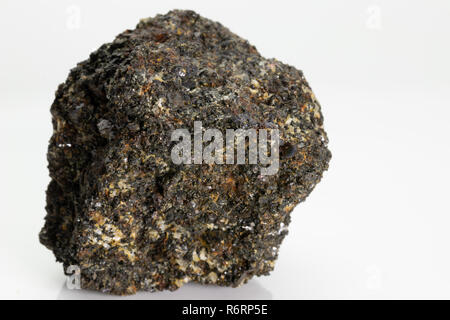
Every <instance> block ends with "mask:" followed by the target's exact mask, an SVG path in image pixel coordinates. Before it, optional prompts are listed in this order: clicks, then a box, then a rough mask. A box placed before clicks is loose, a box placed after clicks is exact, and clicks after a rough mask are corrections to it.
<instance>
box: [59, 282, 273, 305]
mask: <svg viewBox="0 0 450 320" xmlns="http://www.w3.org/2000/svg"><path fill="white" fill-rule="evenodd" d="M57 299H59V300H109V299H114V300H118V299H127V300H191V299H192V300H206V299H209V300H218V299H225V300H226V299H236V300H246V299H256V300H270V299H272V294H271V293H270V292H269V291H268V290H266V289H265V288H264V287H263V286H261V285H260V284H259V283H258V281H257V280H253V281H249V283H247V284H246V285H243V286H241V287H239V288H230V287H219V286H213V285H200V284H196V283H188V284H186V285H184V286H183V287H181V288H180V289H178V290H176V291H173V292H170V291H162V292H138V293H137V294H135V295H132V296H114V295H110V294H105V293H101V292H97V291H91V290H70V289H68V288H67V286H66V284H65V283H64V285H63V287H62V288H61V291H60V293H59V295H58V298H57Z"/></svg>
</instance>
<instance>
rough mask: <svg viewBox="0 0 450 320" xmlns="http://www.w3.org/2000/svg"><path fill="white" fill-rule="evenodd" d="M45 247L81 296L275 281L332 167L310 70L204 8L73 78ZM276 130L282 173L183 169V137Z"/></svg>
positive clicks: (59, 97)
mask: <svg viewBox="0 0 450 320" xmlns="http://www.w3.org/2000/svg"><path fill="white" fill-rule="evenodd" d="M51 114H52V117H53V119H52V121H53V128H54V131H53V136H52V137H51V140H50V145H49V149H48V162H49V171H50V177H51V182H50V184H49V186H48V190H47V207H46V210H47V216H46V218H45V226H44V227H43V229H42V231H41V233H40V241H41V243H43V244H44V245H45V246H46V247H48V248H49V249H51V250H52V251H53V252H54V254H55V256H56V259H57V261H60V262H63V265H64V270H67V269H66V268H67V267H68V266H71V265H76V266H78V267H79V268H80V270H81V287H82V288H88V289H94V290H99V291H102V292H108V293H112V294H133V293H135V292H136V291H137V290H149V291H153V290H164V289H169V290H174V289H177V288H179V287H180V286H182V285H183V284H184V283H187V282H189V281H194V282H198V283H203V284H217V285H226V286H239V285H241V284H243V283H246V282H247V281H248V280H249V279H250V278H252V277H253V276H255V275H256V276H259V275H267V274H268V273H269V272H270V271H271V270H273V268H274V265H275V260H276V259H277V255H278V249H279V246H280V244H281V242H282V240H283V238H284V237H285V235H286V234H287V226H288V225H289V222H290V213H291V211H292V210H293V209H294V207H295V206H296V205H297V204H298V203H299V202H301V201H303V200H305V198H306V197H307V196H308V195H309V193H310V192H311V191H312V189H313V188H314V186H315V185H316V184H317V183H318V182H319V181H320V179H321V177H322V173H323V171H324V170H326V169H327V168H328V162H329V160H330V158H331V154H330V152H329V151H328V149H327V142H328V141H327V136H326V133H325V131H324V129H323V117H322V114H321V110H320V105H319V103H318V102H317V100H316V98H315V96H314V94H313V92H312V91H311V89H310V87H309V85H308V83H307V82H306V80H305V78H304V76H303V74H302V72H301V71H299V70H297V69H295V68H294V67H291V66H288V65H285V64H283V63H281V62H279V61H277V60H275V59H265V58H263V57H261V55H260V54H259V53H258V52H257V50H256V49H255V47H253V46H252V45H250V44H249V43H248V42H247V41H246V40H243V39H241V38H240V37H238V36H236V35H235V34H233V33H231V32H230V31H229V30H228V29H226V28H225V27H223V26H222V25H221V24H220V23H217V22H213V21H210V20H208V19H205V18H202V17H201V16H199V15H198V14H196V13H195V12H192V11H179V10H175V11H171V12H169V13H168V14H166V15H158V16H156V17H155V18H149V19H144V20H141V21H140V22H139V24H138V25H137V27H136V29H134V30H127V31H125V32H123V33H122V34H120V35H118V36H117V38H116V39H115V40H114V41H113V42H111V43H108V44H104V45H103V46H101V47H100V48H99V49H98V50H97V51H95V52H93V53H92V54H91V55H90V57H89V59H88V60H86V61H83V62H81V63H79V64H78V65H77V66H76V67H75V68H74V69H73V70H71V72H70V74H69V76H68V78H67V80H66V81H65V82H64V83H63V84H61V85H60V86H59V88H58V90H57V92H56V97H55V100H54V102H53V104H52V106H51ZM194 121H201V122H202V124H203V127H205V128H217V129H219V130H226V129H239V128H244V129H248V128H255V129H259V128H274V129H278V130H279V135H280V153H279V156H280V159H279V170H278V171H277V173H276V174H273V175H261V173H260V165H259V164H249V163H247V164H244V165H237V164H235V165H230V164H226V163H224V164H195V163H192V164H189V165H187V164H175V163H174V162H173V161H172V159H171V147H172V146H173V145H174V142H173V141H172V140H171V133H172V132H173V131H174V130H175V129H178V128H187V129H189V131H190V132H193V128H194Z"/></svg>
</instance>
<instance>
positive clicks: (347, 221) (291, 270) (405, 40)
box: [0, 0, 450, 299]
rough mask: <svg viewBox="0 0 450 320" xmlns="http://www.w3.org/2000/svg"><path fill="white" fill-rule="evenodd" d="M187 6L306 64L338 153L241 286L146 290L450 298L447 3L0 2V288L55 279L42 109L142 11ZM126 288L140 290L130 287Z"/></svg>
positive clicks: (19, 290) (44, 285)
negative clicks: (44, 239) (273, 255)
mask: <svg viewBox="0 0 450 320" xmlns="http://www.w3.org/2000/svg"><path fill="white" fill-rule="evenodd" d="M175 8H180V9H193V10H195V11H197V12H198V13H200V14H201V15H203V16H205V17H207V18H210V19H213V20H216V21H220V22H221V23H222V24H223V25H225V26H227V27H228V28H230V29H231V30H232V31H234V32H235V33H237V34H238V35H240V36H242V37H244V38H246V39H248V40H249V41H250V42H251V43H252V44H254V45H255V46H256V47H257V48H258V50H259V51H260V53H261V54H262V55H264V56H266V57H275V58H277V59H278V60H281V61H283V62H285V63H289V64H291V65H294V66H295V67H297V68H299V69H301V70H303V71H304V73H305V76H306V78H307V79H308V81H309V83H310V84H311V86H312V88H313V90H314V91H315V94H316V96H317V97H318V99H319V101H320V102H321V105H322V108H323V110H322V111H323V114H324V117H325V129H326V130H327V132H328V135H329V138H330V149H331V151H332V153H333V159H332V160H331V163H330V169H329V171H328V172H326V173H325V175H324V178H323V180H322V182H321V183H320V184H319V185H318V186H317V187H316V189H315V190H314V192H313V193H312V194H311V196H310V197H309V198H308V199H307V201H306V202H305V203H303V204H301V205H300V206H298V207H297V208H296V209H295V211H294V213H293V216H292V217H293V219H292V224H291V225H290V233H289V235H288V236H287V238H286V239H285V241H284V243H283V245H282V247H281V250H280V257H279V260H278V262H277V265H276V269H275V271H274V272H273V273H272V275H271V276H269V277H263V278H257V279H254V280H252V281H251V282H250V283H249V284H248V285H246V286H243V287H241V288H238V289H230V288H216V287H202V286H198V285H186V286H185V287H183V288H181V289H180V290H178V291H176V292H173V293H170V292H164V293H154V294H152V293H140V294H138V295H137V296H136V297H137V298H142V299H178V298H224V299H226V298H235V299H239V298H263V299H272V298H273V299H280V298H284V299H313V298H325V299H334V298H343V299H348V298H357V299H358V298H362V299H366V298H375V299H378V298H388V299H390V298H406V299H407V298H447V299H449V298H450V275H449V270H450V257H449V245H450V233H449V228H450V217H449V215H450V208H449V204H448V191H449V188H448V181H449V179H450V170H449V163H450V150H449V149H450V148H449V146H450V143H449V138H450V134H449V131H448V127H449V125H448V124H447V121H448V118H449V116H450V104H449V102H450V98H449V89H450V62H449V57H450V42H449V38H450V19H449V17H450V2H449V1H445V0H441V1H439V0H432V1H425V0H423V1H406V0H397V1H392V0H391V1H388V0H347V1H333V0H319V1H281V0H277V1H262V0H260V1H257V2H256V1H242V0H240V1H232V0H228V1H189V2H188V1H169V0H165V1H132V0H127V1H81V0H71V1H61V0H55V1H18V0H14V1H9V0H2V1H1V2H0V41H1V50H0V139H1V140H0V142H1V148H0V150H1V157H0V177H1V183H0V200H1V208H0V212H1V221H0V257H1V263H0V298H49V299H53V298H62V299H64V298H86V297H87V298H96V299H97V298H99V299H101V298H109V296H104V295H102V294H98V293H93V292H84V291H73V290H72V291H71V290H68V289H66V288H65V287H64V281H65V278H64V275H63V273H62V266H61V265H59V264H57V263H56V262H55V259H54V257H53V254H52V253H51V252H50V251H49V250H47V249H46V248H44V247H43V246H42V245H40V244H39V241H38V233H39V230H40V228H41V227H42V225H43V218H44V216H45V210H44V207H45V189H46V186H47V183H48V182H49V178H48V172H47V168H46V166H47V161H46V149H47V142H48V139H49V138H50V135H51V130H52V128H51V122H50V113H49V107H50V104H51V102H52V100H53V97H54V92H55V90H56V88H57V86H58V84H59V83H61V82H63V81H64V80H65V78H66V76H67V74H68V72H69V70H70V69H71V68H72V67H74V66H75V64H76V63H77V62H79V61H81V60H84V59H86V58H87V57H88V55H89V53H90V52H91V51H93V50H94V49H96V48H98V47H99V46H100V45H101V44H103V43H104V42H109V41H111V40H112V39H113V38H114V37H115V35H117V34H118V33H120V32H122V31H124V30H125V29H131V28H134V26H135V25H136V24H137V22H138V20H139V19H140V18H144V17H149V16H154V15H156V14H158V13H166V12H167V11H169V10H170V9H175ZM136 297H135V298H136Z"/></svg>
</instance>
